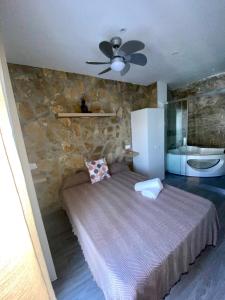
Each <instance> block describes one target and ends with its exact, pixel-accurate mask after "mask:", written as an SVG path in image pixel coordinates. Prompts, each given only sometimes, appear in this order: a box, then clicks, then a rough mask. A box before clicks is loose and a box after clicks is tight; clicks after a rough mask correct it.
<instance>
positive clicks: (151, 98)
mask: <svg viewBox="0 0 225 300" xmlns="http://www.w3.org/2000/svg"><path fill="white" fill-rule="evenodd" d="M9 71H10V76H11V80H12V86H13V90H14V95H15V99H16V103H17V108H18V113H19V118H20V121H21V126H22V131H23V135H24V140H25V145H26V149H27V154H28V158H29V162H31V163H36V164H37V167H38V168H37V169H36V170H35V171H34V172H33V175H34V177H35V178H37V176H38V177H39V178H40V177H41V178H46V179H47V180H46V182H42V183H37V184H36V191H37V197H38V200H39V204H40V207H41V210H42V212H44V213H47V212H50V211H52V210H54V209H57V208H58V207H59V206H60V199H59V187H60V185H61V182H62V179H63V178H64V177H65V176H67V175H68V174H71V173H73V172H74V171H76V170H78V169H83V168H85V167H84V159H85V158H86V159H95V158H100V157H103V156H104V157H106V159H107V161H108V162H109V163H111V162H113V161H115V160H122V159H123V148H124V143H130V142H131V140H130V136H131V134H130V111H131V110H133V109H139V108H145V107H156V85H152V86H149V87H145V86H139V85H133V84H128V83H122V82H116V81H110V80H103V79H98V78H95V77H90V76H83V75H78V74H72V73H66V72H60V71H53V70H49V69H40V68H34V67H28V66H20V65H12V64H9ZM82 96H84V97H85V99H86V102H87V105H88V107H89V110H90V111H92V112H102V111H104V112H112V111H117V110H118V109H119V110H120V116H119V117H107V118H85V119H82V118H65V119H57V118H56V116H55V114H56V113H58V112H80V99H81V97H82Z"/></svg>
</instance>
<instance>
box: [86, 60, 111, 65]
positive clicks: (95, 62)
mask: <svg viewBox="0 0 225 300" xmlns="http://www.w3.org/2000/svg"><path fill="white" fill-rule="evenodd" d="M86 64H89V65H108V64H110V62H98V61H86Z"/></svg>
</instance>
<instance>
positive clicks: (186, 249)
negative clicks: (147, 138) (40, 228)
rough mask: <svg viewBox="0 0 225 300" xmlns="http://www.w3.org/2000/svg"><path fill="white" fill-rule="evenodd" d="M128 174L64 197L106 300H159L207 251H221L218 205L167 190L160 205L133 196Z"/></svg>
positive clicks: (133, 178) (132, 181) (85, 186)
mask: <svg viewBox="0 0 225 300" xmlns="http://www.w3.org/2000/svg"><path fill="white" fill-rule="evenodd" d="M143 179H145V178H144V177H143V176H141V175H139V174H136V173H133V172H130V171H124V172H120V173H117V174H114V175H113V176H112V177H111V178H110V179H107V180H104V181H101V182H99V183H96V184H93V185H92V184H90V183H84V184H80V185H76V186H74V187H71V188H68V189H66V190H64V191H63V205H64V208H65V210H66V212H67V214H68V217H69V219H70V222H71V224H72V227H73V230H74V233H75V234H76V235H77V236H78V240H79V243H80V245H81V248H82V251H83V253H84V257H85V260H86V261H87V263H88V265H89V268H90V270H91V272H92V274H93V277H94V279H95V281H96V283H97V284H98V286H99V287H100V288H101V289H102V291H103V293H104V296H105V299H110V300H111V299H113V300H119V299H121V300H133V299H148V300H149V299H150V300H159V299H163V297H164V296H165V295H166V294H167V293H168V292H169V290H170V288H171V287H172V286H173V285H174V284H175V283H176V282H177V281H178V280H179V278H180V276H181V274H182V273H184V272H187V271H188V268H189V264H191V263H193V262H194V260H195V258H196V257H197V256H198V255H199V254H200V252H201V251H202V250H203V249H204V248H205V247H206V246H207V245H216V241H217V231H218V218H217V212H216V209H215V207H214V205H213V204H212V203H211V202H210V201H208V200H206V199H204V198H201V197H199V196H197V195H193V194H190V193H188V192H185V191H183V190H180V189H177V188H175V187H172V186H169V185H164V189H163V190H162V192H161V193H160V195H159V197H158V198H157V200H151V199H148V198H145V197H143V196H142V195H141V193H140V192H135V191H134V184H135V183H136V182H138V181H141V180H143Z"/></svg>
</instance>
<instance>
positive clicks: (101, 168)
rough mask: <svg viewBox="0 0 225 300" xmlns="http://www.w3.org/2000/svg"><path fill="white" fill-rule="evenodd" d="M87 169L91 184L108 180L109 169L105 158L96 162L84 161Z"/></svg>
mask: <svg viewBox="0 0 225 300" xmlns="http://www.w3.org/2000/svg"><path fill="white" fill-rule="evenodd" d="M85 164H86V166H87V168H88V171H89V175H90V178H91V183H96V182H99V181H101V180H103V179H105V178H110V177H111V176H110V175H109V169H108V166H107V163H106V161H105V158H101V159H98V160H91V161H85Z"/></svg>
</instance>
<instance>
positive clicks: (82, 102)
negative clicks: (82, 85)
mask: <svg viewBox="0 0 225 300" xmlns="http://www.w3.org/2000/svg"><path fill="white" fill-rule="evenodd" d="M80 101H81V105H80V110H81V112H82V113H91V111H88V106H87V105H86V103H85V99H84V97H82V98H81V100H80Z"/></svg>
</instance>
